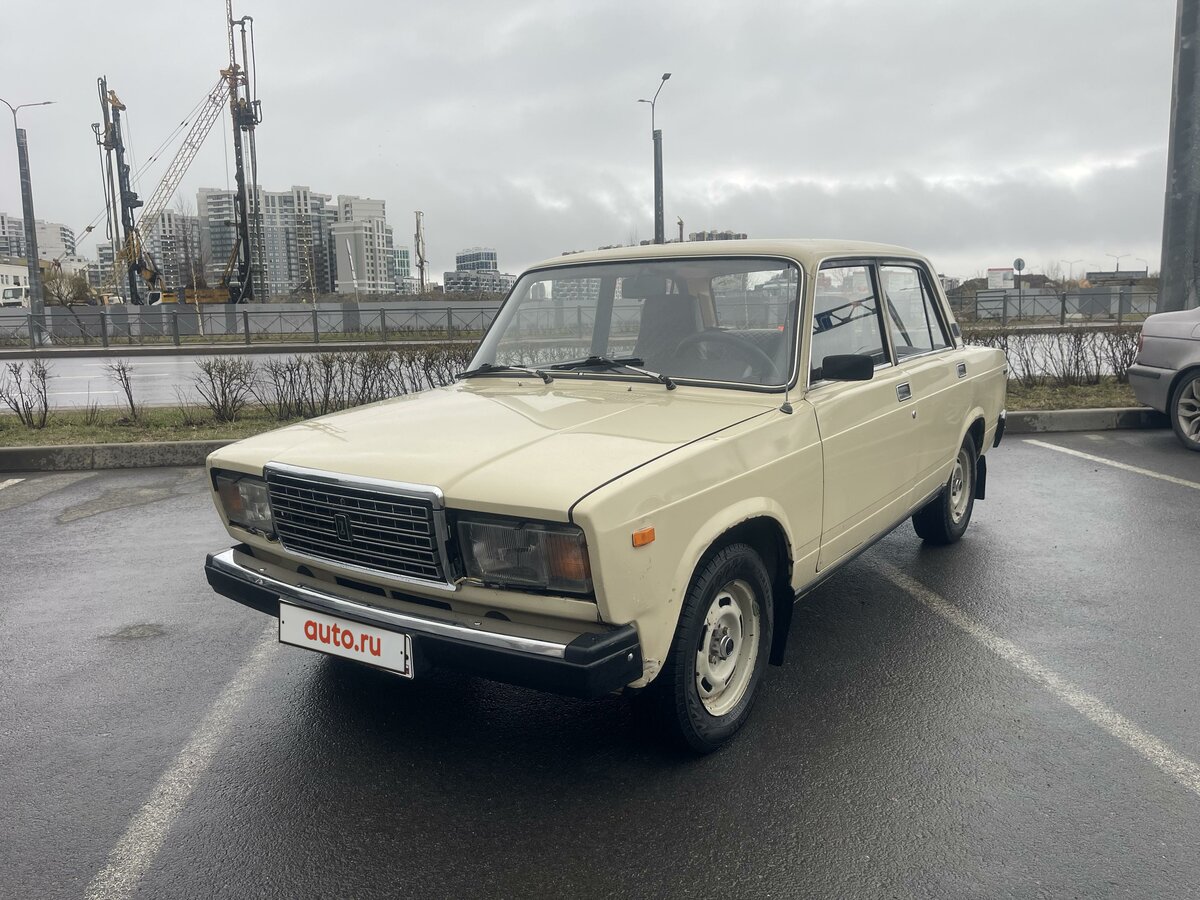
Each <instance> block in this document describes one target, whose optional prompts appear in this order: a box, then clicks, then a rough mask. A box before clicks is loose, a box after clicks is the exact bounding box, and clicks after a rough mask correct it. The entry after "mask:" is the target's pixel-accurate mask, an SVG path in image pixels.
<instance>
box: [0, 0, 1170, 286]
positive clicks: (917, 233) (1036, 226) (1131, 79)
mask: <svg viewBox="0 0 1200 900" xmlns="http://www.w3.org/2000/svg"><path fill="white" fill-rule="evenodd" d="M5 12H6V15H5V20H6V21H5V27H4V30H3V34H2V36H0V47H2V49H3V58H4V60H5V65H4V76H3V81H0V96H3V97H4V98H5V99H7V100H9V101H10V102H12V103H24V102H30V101H36V100H43V99H52V100H55V101H57V105H55V106H51V107H46V108H44V109H31V110H26V111H23V112H22V113H21V124H22V126H23V127H25V128H27V130H28V131H29V136H30V149H31V155H32V159H33V162H32V166H33V177H34V195H35V200H36V205H37V214H38V218H41V219H48V220H51V221H61V222H64V223H66V224H68V225H70V226H72V227H74V228H76V229H77V230H82V226H83V225H85V224H87V223H88V222H90V221H92V220H93V219H94V218H95V217H96V214H97V213H98V212H99V211H101V210H102V208H103V195H102V194H101V185H100V179H99V163H98V157H97V151H96V147H95V143H94V140H93V137H92V132H91V128H90V123H92V122H94V121H97V120H98V118H99V115H100V109H99V102H98V100H97V97H96V88H95V80H96V77H97V76H99V75H101V74H107V75H108V79H109V86H110V87H111V88H113V89H115V90H116V91H117V93H118V94H119V95H120V96H121V99H122V100H123V101H124V102H125V103H126V104H127V105H128V107H129V118H130V124H131V126H132V137H133V149H134V152H135V155H136V162H137V163H143V162H144V161H145V160H146V159H147V158H148V157H149V156H150V153H151V151H152V150H153V149H154V148H155V147H156V146H157V145H158V144H159V142H160V141H161V140H162V139H163V138H164V137H165V136H166V135H167V134H168V133H169V132H170V131H171V130H172V129H173V128H174V127H175V126H176V125H177V124H178V122H179V121H180V119H181V118H183V117H184V116H185V115H186V114H187V112H188V111H189V110H190V109H192V108H193V106H195V104H196V103H197V102H198V101H199V100H200V99H201V98H202V97H203V96H204V95H205V94H206V93H207V91H208V89H209V88H210V87H211V86H212V84H213V83H214V82H215V81H216V79H217V76H218V70H219V69H220V68H221V67H222V66H223V65H225V64H226V53H227V51H226V45H225V32H224V3H223V0H203V2H199V0H193V2H188V3H186V4H184V3H178V2H172V3H163V2H161V0H159V2H142V0H137V2H132V0H126V2H120V0H118V2H117V3H113V4H83V3H66V2H45V0H42V2H39V3H37V4H34V3H32V2H14V0H9V2H8V3H6V4H5ZM234 14H235V16H241V15H244V14H248V15H252V16H254V18H255V24H256V33H257V57H258V68H259V96H260V98H261V100H262V103H263V113H264V122H263V124H262V126H261V127H260V129H259V131H258V148H259V180H260V182H261V183H262V185H263V186H264V188H266V189H268V190H284V189H287V188H288V187H289V186H291V185H293V184H306V185H309V186H310V187H311V188H312V189H313V190H315V191H319V192H323V193H329V194H335V195H336V194H339V193H343V194H359V195H364V196H371V197H378V198H382V199H384V200H386V201H387V208H388V217H389V221H390V222H391V224H392V225H393V226H394V227H395V230H396V237H397V241H398V242H400V243H404V244H411V233H412V210H415V209H422V210H424V212H425V215H426V240H427V245H428V250H429V255H430V260H431V264H432V267H433V272H435V273H436V277H437V278H438V279H439V280H440V273H441V272H442V271H443V270H444V269H448V268H453V255H454V252H455V251H456V250H458V249H460V248H462V247H467V246H472V245H477V244H482V245H488V246H494V247H496V248H497V249H498V250H499V253H500V260H501V266H502V268H504V269H505V270H507V271H511V272H516V271H519V270H520V269H521V268H522V267H523V266H525V265H527V264H529V263H531V262H535V261H537V260H539V259H541V258H544V257H547V256H553V255H557V254H558V253H560V252H561V251H563V250H568V249H585V248H592V247H596V246H598V245H601V244H611V243H623V242H628V241H629V240H631V239H633V238H642V239H644V238H648V237H651V236H652V235H653V208H652V196H651V143H650V116H649V108H648V107H647V106H645V105H644V104H637V103H636V100H637V99H638V98H639V97H645V96H648V95H649V94H651V93H653V91H654V89H655V87H656V85H657V83H658V79H659V76H660V75H661V74H662V73H663V72H668V71H669V72H672V73H673V75H672V78H671V80H670V82H668V83H667V85H666V86H665V87H664V88H663V91H662V94H661V95H660V97H659V102H658V111H657V120H658V126H659V127H660V128H662V129H663V132H664V146H665V149H664V157H665V166H664V168H665V171H666V215H667V226H668V228H667V230H668V233H674V231H675V220H676V217H677V216H680V217H682V218H683V220H684V227H685V230H687V231H695V230H701V229H726V228H728V229H733V230H737V231H745V232H748V233H749V234H750V235H751V236H752V237H844V238H859V239H864V240H879V241H886V242H890V243H899V244H906V245H910V246H913V247H915V248H917V249H919V250H921V251H923V252H925V253H927V254H928V255H930V256H931V257H932V258H933V259H934V262H935V264H936V265H937V266H938V268H939V269H940V270H941V271H944V272H947V273H950V274H957V275H962V276H970V275H973V274H975V273H976V272H978V271H980V270H982V269H985V268H986V267H987V266H991V265H1006V264H1008V263H1009V262H1011V260H1012V258H1013V257H1014V256H1016V255H1022V256H1024V257H1025V258H1026V259H1027V260H1028V261H1029V263H1030V265H1031V266H1033V267H1034V268H1035V269H1038V270H1040V269H1041V267H1042V266H1043V265H1045V264H1047V263H1049V262H1052V261H1056V260H1058V259H1061V258H1066V259H1079V258H1082V259H1083V260H1085V263H1086V264H1087V265H1088V266H1089V267H1091V266H1094V265H1102V266H1103V267H1105V268H1109V267H1111V265H1112V260H1111V259H1109V258H1108V257H1106V256H1105V254H1106V253H1128V254H1130V258H1128V259H1126V260H1124V261H1123V262H1122V267H1123V268H1134V267H1138V268H1140V267H1141V263H1140V262H1137V261H1136V257H1141V258H1143V259H1147V260H1149V261H1150V268H1151V269H1152V270H1156V269H1157V268H1158V259H1159V246H1160V240H1161V231H1162V203H1163V191H1164V184H1165V178H1166V143H1167V131H1168V117H1169V107H1170V80H1171V64H1172V41H1173V38H1174V20H1175V2H1174V0H1137V2H1136V3H1135V2H1131V0H1011V2H990V3H982V2H979V0H909V2H903V3H901V2H896V0H857V2H855V0H838V2H825V0H792V2H777V3H770V4H768V3H758V2H740V3H731V2H728V0H725V2H711V3H710V2H699V0H687V2H661V3H660V2H642V3H638V4H634V3H629V2H615V0H614V2H606V3H576V2H567V0H557V2H549V0H547V2H538V0H528V2H504V3H496V2H482V0H480V2H474V0H471V2H454V0H444V2H441V3H430V2H422V3H409V2H367V0H342V2H339V3H316V2H311V0H293V2H279V0H238V2H237V3H235V8H234ZM218 129H220V130H217V129H214V132H213V135H212V136H211V137H210V139H209V142H208V144H207V145H206V147H205V149H204V151H202V153H201V154H200V156H199V157H198V158H197V160H196V162H195V164H194V165H193V167H192V169H191V171H190V172H189V174H188V177H187V179H186V180H185V182H184V187H183V189H182V193H184V194H185V195H187V196H188V197H189V200H190V202H192V203H194V202H195V190H196V188H198V187H201V186H212V187H224V186H225V184H226V182H227V179H228V178H230V177H231V176H229V175H228V174H227V173H228V169H227V164H226V153H225V151H224V146H223V142H227V140H228V127H227V125H225V126H218ZM167 155H168V156H169V154H167ZM15 157H16V151H15V147H14V144H13V140H12V137H11V132H9V131H7V130H5V129H0V211H6V212H9V213H12V214H14V215H19V214H20V209H21V204H20V193H19V185H18V181H17V176H16V168H17V167H16V158H15ZM164 167H165V160H163V161H160V162H159V164H157V165H152V166H150V167H148V168H147V170H146V174H145V175H144V176H143V180H142V182H141V184H140V190H141V193H142V195H143V197H145V196H148V195H149V194H150V193H151V191H152V189H153V186H154V184H155V183H156V181H157V179H158V176H160V175H161V174H162V171H163V169H164ZM95 243H96V242H95V240H88V241H87V242H85V243H83V244H82V245H81V252H82V253H83V254H84V255H89V256H94V255H95V249H94V248H95ZM1077 271H1078V267H1077Z"/></svg>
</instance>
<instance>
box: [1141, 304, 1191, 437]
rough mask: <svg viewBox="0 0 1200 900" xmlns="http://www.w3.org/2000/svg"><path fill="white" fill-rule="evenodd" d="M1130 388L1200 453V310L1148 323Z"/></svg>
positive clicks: (1161, 315)
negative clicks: (1167, 418)
mask: <svg viewBox="0 0 1200 900" xmlns="http://www.w3.org/2000/svg"><path fill="white" fill-rule="evenodd" d="M1129 384H1130V386H1131V387H1132V388H1133V392H1134V394H1136V395H1137V398H1138V399H1139V400H1140V401H1142V402H1143V403H1145V404H1146V405H1147V406H1151V407H1153V408H1154V409H1157V410H1158V411H1159V412H1163V413H1166V414H1167V415H1168V416H1169V417H1170V419H1171V427H1172V428H1174V429H1175V436H1176V437H1178V438H1179V442H1180V443H1181V444H1183V446H1185V447H1187V448H1188V449H1189V450H1197V451H1200V307H1197V308H1196V309H1185V310H1181V311H1179V312H1167V313H1158V314H1156V315H1153V316H1150V317H1149V318H1148V319H1146V321H1145V323H1144V324H1143V325H1142V336H1141V339H1140V340H1139V344H1138V355H1137V359H1136V360H1135V361H1134V364H1133V365H1132V366H1131V367H1130V368H1129Z"/></svg>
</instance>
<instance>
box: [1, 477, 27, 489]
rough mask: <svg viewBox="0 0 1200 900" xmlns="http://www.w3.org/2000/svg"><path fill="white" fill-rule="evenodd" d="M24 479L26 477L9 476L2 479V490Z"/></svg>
mask: <svg viewBox="0 0 1200 900" xmlns="http://www.w3.org/2000/svg"><path fill="white" fill-rule="evenodd" d="M24 480H25V479H24V478H9V479H8V480H6V481H0V491H2V490H4V489H5V488H6V487H12V486H13V485H14V484H20V483H21V482H22V481H24Z"/></svg>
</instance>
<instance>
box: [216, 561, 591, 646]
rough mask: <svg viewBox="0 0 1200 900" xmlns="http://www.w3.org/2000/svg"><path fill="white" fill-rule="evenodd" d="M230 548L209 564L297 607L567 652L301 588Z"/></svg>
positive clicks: (438, 633)
mask: <svg viewBox="0 0 1200 900" xmlns="http://www.w3.org/2000/svg"><path fill="white" fill-rule="evenodd" d="M233 554H234V551H233V549H232V548H231V549H229V550H224V551H222V552H220V553H217V554H214V555H213V557H212V567H213V569H215V570H216V571H218V572H221V573H222V574H224V575H227V576H229V577H231V578H236V579H238V580H239V581H244V582H245V583H246V584H248V585H251V586H253V587H257V588H261V589H263V590H268V591H271V592H272V593H275V594H278V595H279V596H280V597H281V598H283V599H286V600H288V601H289V602H294V603H296V604H298V605H300V606H304V607H307V608H310V609H314V610H317V611H320V612H328V613H332V614H334V615H337V614H338V613H342V614H348V615H351V616H354V617H357V618H359V619H361V620H363V621H365V622H367V623H370V624H376V625H379V626H381V627H384V628H398V629H401V630H403V631H406V632H409V633H411V634H416V635H421V634H428V635H436V636H438V637H443V638H450V639H453V640H457V641H463V642H466V643H471V644H479V645H481V646H484V647H495V648H498V649H501V650H515V651H517V652H520V653H531V654H533V655H535V656H548V657H553V658H555V659H562V658H563V657H564V656H565V655H566V649H567V645H566V644H561V643H558V642H557V641H543V640H539V639H537V638H527V637H519V636H517V635H510V634H498V633H496V632H494V631H479V630H477V629H475V628H471V627H469V626H466V625H460V624H459V623H458V622H452V621H449V620H447V619H438V618H434V617H430V616H414V615H410V614H409V613H402V612H396V611H395V610H390V609H382V608H381V607H378V606H371V605H369V604H366V603H360V602H358V601H357V600H350V599H348V598H346V597H341V596H339V595H337V594H335V593H332V592H330V591H328V590H325V589H321V590H316V589H315V588H310V587H304V586H302V585H295V584H288V583H287V582H284V581H279V580H277V579H275V578H272V577H271V576H269V575H267V574H265V573H264V572H260V571H255V570H254V569H251V568H247V567H246V566H243V565H242V564H241V563H239V562H238V561H237V560H235V559H234V558H233Z"/></svg>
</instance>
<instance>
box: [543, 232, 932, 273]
mask: <svg viewBox="0 0 1200 900" xmlns="http://www.w3.org/2000/svg"><path fill="white" fill-rule="evenodd" d="M696 256H783V257H787V258H789V259H794V260H795V261H796V262H798V263H800V264H801V265H802V266H803V267H804V268H805V269H810V270H811V269H815V268H816V267H817V266H818V265H819V264H820V262H821V260H822V259H825V258H827V257H830V256H889V257H902V258H904V259H918V260H922V261H924V262H928V260H927V259H926V258H925V256H924V254H921V253H918V252H916V251H915V250H910V249H908V248H907V247H897V246H895V245H893V244H876V243H871V242H868V241H842V240H815V239H787V240H767V239H756V240H744V241H683V242H673V243H669V244H643V245H641V246H637V247H613V248H612V249H609V250H586V251H584V252H582V253H564V254H563V255H562V256H555V257H553V258H551V259H547V260H545V261H544V262H540V263H538V264H537V265H535V266H531V267H530V268H534V269H541V268H546V267H549V266H577V265H583V264H586V263H595V262H612V261H614V260H644V259H669V258H673V257H696Z"/></svg>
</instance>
